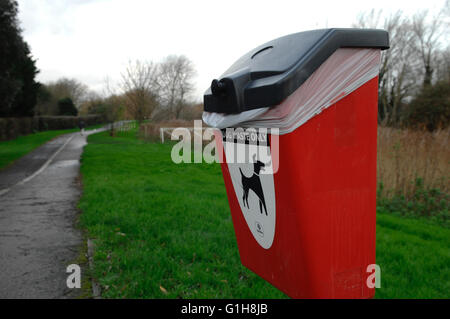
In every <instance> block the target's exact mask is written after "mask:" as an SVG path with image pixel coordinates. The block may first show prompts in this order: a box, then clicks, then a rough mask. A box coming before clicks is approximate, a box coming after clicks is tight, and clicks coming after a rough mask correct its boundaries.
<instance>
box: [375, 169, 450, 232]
mask: <svg viewBox="0 0 450 319" xmlns="http://www.w3.org/2000/svg"><path fill="white" fill-rule="evenodd" d="M383 193H384V186H383V183H379V185H378V192H377V207H378V210H379V211H383V212H389V213H393V214H398V215H401V216H409V217H427V218H430V219H432V220H435V221H436V222H438V223H439V224H441V225H443V226H445V227H450V218H449V217H450V215H449V208H450V202H449V200H450V196H449V195H448V194H446V193H444V192H442V191H441V190H439V189H437V188H426V187H425V186H424V183H423V179H422V178H417V179H416V183H415V189H414V194H413V196H412V197H410V198H407V197H405V196H404V195H402V194H400V193H398V194H395V195H394V196H392V197H386V196H384V195H383Z"/></svg>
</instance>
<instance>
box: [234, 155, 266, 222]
mask: <svg viewBox="0 0 450 319" xmlns="http://www.w3.org/2000/svg"><path fill="white" fill-rule="evenodd" d="M253 161H254V163H253V175H252V176H251V177H247V176H245V175H244V173H242V170H241V168H239V171H240V172H241V176H242V188H243V189H244V196H243V197H242V200H243V202H244V207H245V206H246V207H247V208H249V209H250V206H249V205H248V192H249V191H250V190H252V191H253V192H254V193H255V194H256V196H258V198H259V210H260V211H261V214H262V213H263V210H262V208H263V207H264V211H265V212H266V216H267V208H266V201H265V199H264V192H263V189H262V185H261V180H260V178H259V172H260V171H261V169H262V168H264V167H265V166H266V165H265V164H264V163H263V162H260V161H256V160H255V156H253ZM246 204H247V205H246Z"/></svg>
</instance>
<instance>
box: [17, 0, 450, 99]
mask: <svg viewBox="0 0 450 319" xmlns="http://www.w3.org/2000/svg"><path fill="white" fill-rule="evenodd" d="M444 4H445V0H426V1H424V0H370V1H367V0H334V1H326V0H304V1H299V0H297V1H284V0H270V1H266V0H258V1H248V0H237V1H236V0H222V1H212V0H209V1H207V0H206V1H200V0H191V1H186V0H184V1H176V0H155V1H153V0H152V1H150V0H19V10H20V13H19V19H20V21H21V25H22V28H23V30H24V33H23V35H24V38H25V40H26V41H27V42H28V43H29V45H30V47H31V51H32V53H33V55H34V57H35V58H36V59H37V66H38V68H39V69H40V71H41V72H40V74H39V76H38V79H39V81H41V82H48V81H53V80H56V79H58V78H60V77H71V78H76V79H78V80H80V81H82V82H83V83H85V84H87V85H88V86H89V87H90V88H91V89H93V90H95V91H97V92H99V93H101V92H102V88H103V86H104V83H105V78H106V77H109V78H110V80H111V81H112V82H113V83H114V82H115V83H117V82H118V81H119V79H120V73H121V72H122V71H123V69H124V68H125V66H126V64H127V62H128V61H129V60H135V59H140V60H151V61H155V62H158V61H160V60H161V59H162V58H164V57H165V56H167V55H169V54H184V55H186V56H187V57H188V58H189V59H191V60H192V61H193V63H194V64H195V67H196V70H197V77H196V78H195V84H196V93H195V95H194V97H195V99H196V100H198V101H200V100H201V99H202V94H203V92H204V90H205V89H207V88H208V87H209V85H210V83H211V80H212V79H213V78H216V77H218V76H219V75H220V74H221V73H222V72H223V71H225V69H226V68H228V67H229V66H230V65H231V64H232V63H233V62H234V61H235V60H236V59H237V58H239V57H240V56H241V55H243V54H244V53H246V52H247V51H249V50H251V49H253V48H254V47H256V46H258V45H260V44H262V43H264V42H267V41H269V40H272V39H274V38H277V37H279V36H283V35H286V34H289V33H294V32H300V31H305V30H310V29H316V28H324V27H351V25H352V23H353V22H355V21H356V18H357V16H358V14H359V13H360V12H366V11H370V10H372V9H375V10H378V9H383V12H384V13H385V14H386V15H389V14H391V13H394V12H396V11H397V10H402V11H403V12H404V13H405V14H406V15H412V14H413V13H415V12H417V11H419V10H423V9H429V10H430V12H432V13H434V12H437V11H439V10H440V9H441V8H442V7H443V6H444Z"/></svg>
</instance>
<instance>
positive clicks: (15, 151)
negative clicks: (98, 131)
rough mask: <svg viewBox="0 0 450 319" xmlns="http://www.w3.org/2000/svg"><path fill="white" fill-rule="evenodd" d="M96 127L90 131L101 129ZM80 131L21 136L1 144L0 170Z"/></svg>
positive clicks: (48, 132) (98, 126)
mask: <svg viewBox="0 0 450 319" xmlns="http://www.w3.org/2000/svg"><path fill="white" fill-rule="evenodd" d="M102 126H103V125H95V126H92V127H89V128H88V129H94V128H100V127H102ZM78 131H80V130H79V129H68V130H54V131H45V132H39V133H34V134H30V135H25V136H19V137H18V138H16V139H14V140H9V141H2V142H0V170H1V169H4V168H5V167H7V166H9V165H11V164H12V163H13V162H14V161H15V160H17V159H19V158H21V157H22V156H24V155H26V154H28V153H30V152H31V151H33V150H34V149H36V148H38V147H39V146H41V145H43V144H44V143H46V142H48V141H50V140H52V139H54V138H56V137H58V136H60V135H63V134H67V133H73V132H78Z"/></svg>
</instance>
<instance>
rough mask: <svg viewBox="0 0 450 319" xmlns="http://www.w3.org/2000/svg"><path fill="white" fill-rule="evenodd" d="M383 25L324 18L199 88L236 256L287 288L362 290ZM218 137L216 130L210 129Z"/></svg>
mask: <svg viewBox="0 0 450 319" xmlns="http://www.w3.org/2000/svg"><path fill="white" fill-rule="evenodd" d="M388 47H389V40H388V34H387V32H386V31H383V30H364V29H324V30H314V31H307V32H301V33H296V34H292V35H288V36H285V37H282V38H279V39H276V40H273V41H271V42H268V43H266V44H264V45H262V46H260V47H258V48H256V49H254V50H252V51H250V52H249V53H247V54H246V55H244V56H243V57H242V58H240V59H239V60H238V61H237V62H236V63H235V64H233V65H232V66H231V67H230V68H229V69H228V70H227V71H226V72H225V73H224V74H223V75H222V76H221V77H220V80H214V81H213V82H212V84H211V87H210V88H209V89H208V90H207V91H206V93H205V96H204V110H205V112H204V114H203V119H204V121H205V122H206V123H207V124H209V125H211V126H213V127H216V128H219V129H221V131H218V132H221V133H218V135H217V136H216V142H217V148H218V150H219V152H221V154H222V157H223V162H222V164H221V165H222V172H223V177H224V181H225V186H226V189H227V195H228V200H229V204H230V210H231V214H232V219H233V224H234V228H235V233H236V238H237V244H238V248H239V253H240V257H241V261H242V263H243V265H245V266H246V267H248V268H249V269H250V270H252V271H253V272H255V273H256V274H258V275H259V276H261V277H262V278H264V279H265V280H267V281H268V282H270V283H271V284H273V285H274V286H275V287H277V288H279V289H280V290H281V291H283V292H285V293H286V294H287V295H289V296H291V297H294V298H371V297H373V296H374V293H375V291H374V288H371V286H369V285H368V284H367V278H368V276H369V274H370V273H368V272H367V270H368V266H369V265H372V264H375V226H376V224H375V222H376V218H375V216H376V198H375V196H376V148H377V109H378V107H377V97H378V70H379V66H380V55H381V52H380V51H381V50H383V49H387V48H388ZM217 137H219V138H217Z"/></svg>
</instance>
